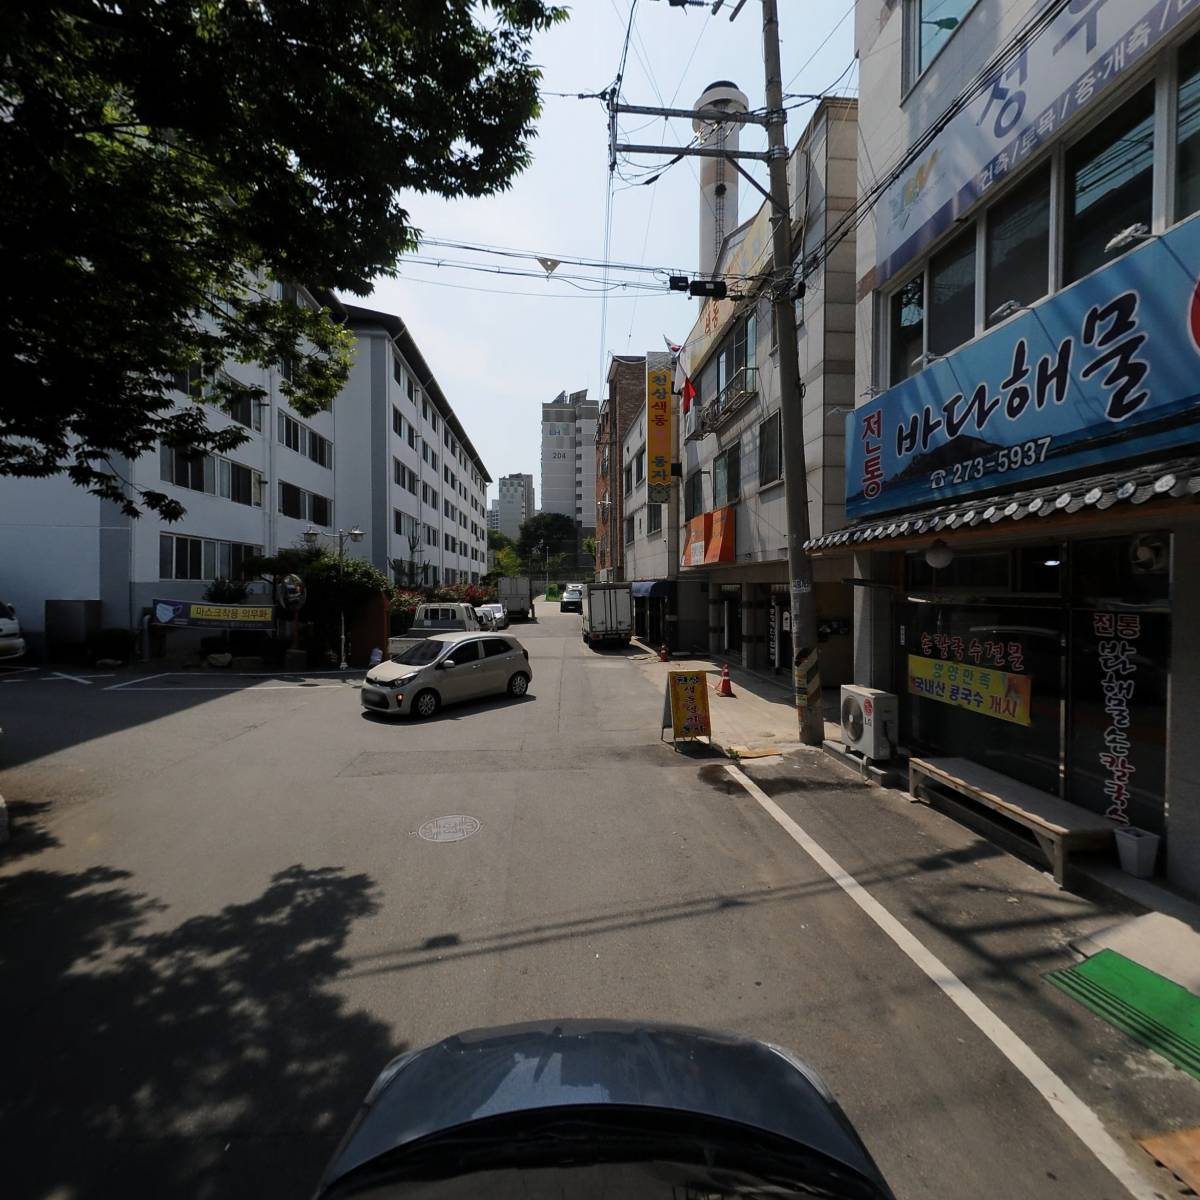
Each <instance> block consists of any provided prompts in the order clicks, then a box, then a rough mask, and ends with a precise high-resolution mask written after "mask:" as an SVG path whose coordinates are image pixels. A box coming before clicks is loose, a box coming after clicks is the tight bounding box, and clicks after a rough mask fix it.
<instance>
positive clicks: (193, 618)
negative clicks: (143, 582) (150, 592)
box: [150, 600, 275, 632]
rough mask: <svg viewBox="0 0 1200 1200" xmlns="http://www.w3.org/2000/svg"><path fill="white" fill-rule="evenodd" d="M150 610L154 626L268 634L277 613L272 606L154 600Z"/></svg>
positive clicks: (273, 625)
mask: <svg viewBox="0 0 1200 1200" xmlns="http://www.w3.org/2000/svg"><path fill="white" fill-rule="evenodd" d="M150 611H151V617H152V620H153V622H154V624H155V625H169V626H171V627H172V628H174V629H187V628H202V629H265V630H267V631H268V632H269V631H270V630H273V629H274V628H275V610H274V609H273V608H272V607H271V606H270V605H269V604H268V605H256V604H205V603H197V602H195V601H192V600H154V601H153V602H152V604H151V610H150Z"/></svg>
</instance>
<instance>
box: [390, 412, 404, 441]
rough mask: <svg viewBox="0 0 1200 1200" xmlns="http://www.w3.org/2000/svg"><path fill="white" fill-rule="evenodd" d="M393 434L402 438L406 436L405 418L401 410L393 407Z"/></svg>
mask: <svg viewBox="0 0 1200 1200" xmlns="http://www.w3.org/2000/svg"><path fill="white" fill-rule="evenodd" d="M392 432H393V433H394V434H395V435H396V436H397V437H400V438H402V437H403V436H404V418H403V417H402V416H401V415H400V410H399V409H398V408H397V407H396V406H395V405H394V404H393V405H392Z"/></svg>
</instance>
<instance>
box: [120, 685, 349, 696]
mask: <svg viewBox="0 0 1200 1200" xmlns="http://www.w3.org/2000/svg"><path fill="white" fill-rule="evenodd" d="M341 687H342V685H341V684H340V683H259V684H255V685H254V686H253V687H227V686H226V687H223V686H221V685H220V684H218V685H216V686H214V687H147V688H137V689H136V694H137V695H139V696H140V695H141V694H142V693H143V692H281V691H286V690H288V689H289V688H293V689H294V688H303V689H304V690H305V691H306V692H318V691H321V690H323V689H329V688H337V689H338V690H341ZM105 691H111V689H110V688H106V689H105Z"/></svg>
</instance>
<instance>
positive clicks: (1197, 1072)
mask: <svg viewBox="0 0 1200 1200" xmlns="http://www.w3.org/2000/svg"><path fill="white" fill-rule="evenodd" d="M1046 978H1047V979H1048V980H1049V981H1050V982H1051V983H1052V984H1054V986H1055V987H1057V988H1061V989H1062V990H1063V991H1064V992H1066V993H1067V995H1068V996H1074V998H1075V999H1076V1000H1078V1001H1079V1003H1080V1004H1082V1005H1084V1006H1085V1007H1087V1008H1090V1009H1091V1010H1092V1012H1094V1013H1095V1014H1096V1015H1097V1016H1099V1017H1103V1018H1104V1020H1106V1021H1107V1022H1108V1023H1109V1024H1110V1025H1115V1026H1116V1027H1117V1028H1118V1029H1120V1030H1122V1031H1123V1032H1125V1033H1127V1034H1129V1036H1130V1037H1132V1038H1135V1039H1136V1040H1137V1041H1139V1042H1141V1043H1142V1045H1144V1046H1149V1047H1150V1049H1151V1050H1154V1051H1157V1052H1158V1053H1159V1054H1161V1055H1162V1056H1163V1058H1165V1059H1166V1060H1167V1061H1168V1062H1172V1063H1174V1064H1175V1065H1176V1066H1177V1067H1179V1068H1180V1069H1181V1070H1184V1071H1187V1072H1188V1074H1189V1075H1193V1076H1195V1077H1196V1078H1197V1079H1200V996H1196V995H1194V994H1193V993H1192V992H1189V991H1188V990H1187V988H1182V987H1180V986H1179V984H1177V983H1172V982H1171V980H1169V979H1164V978H1163V977H1162V976H1161V975H1157V974H1155V972H1153V971H1148V970H1147V969H1146V968H1145V967H1143V966H1140V965H1139V964H1138V963H1135V962H1134V961H1133V960H1132V959H1128V958H1126V957H1125V956H1124V955H1123V954H1118V953H1117V952H1116V951H1115V950H1101V951H1100V953H1099V954H1094V955H1092V957H1091V958H1089V959H1085V960H1084V961H1083V962H1081V963H1077V964H1076V965H1075V966H1073V967H1067V968H1066V970H1063V971H1051V972H1050V973H1049V974H1047V975H1046Z"/></svg>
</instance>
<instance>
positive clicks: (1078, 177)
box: [1063, 87, 1154, 284]
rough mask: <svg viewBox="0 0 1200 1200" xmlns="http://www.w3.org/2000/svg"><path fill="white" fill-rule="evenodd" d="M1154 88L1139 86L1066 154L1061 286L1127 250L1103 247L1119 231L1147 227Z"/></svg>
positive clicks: (1148, 225)
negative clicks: (1136, 92) (1140, 225)
mask: <svg viewBox="0 0 1200 1200" xmlns="http://www.w3.org/2000/svg"><path fill="white" fill-rule="evenodd" d="M1153 164H1154V89H1153V87H1146V88H1143V89H1142V90H1141V91H1140V92H1139V93H1138V94H1137V95H1136V96H1134V97H1133V98H1132V99H1130V100H1128V101H1126V102H1125V104H1123V105H1122V106H1121V107H1120V108H1119V109H1117V111H1116V112H1114V113H1113V114H1112V115H1111V116H1109V117H1107V118H1106V119H1105V120H1103V121H1101V122H1100V124H1099V125H1097V126H1096V128H1095V129H1093V130H1092V131H1091V133H1089V134H1087V135H1086V136H1085V137H1084V138H1083V139H1082V140H1081V141H1079V142H1078V143H1076V145H1074V146H1072V147H1071V149H1070V150H1068V151H1067V163H1066V165H1067V171H1066V174H1067V178H1066V212H1067V220H1066V223H1065V228H1064V231H1063V232H1064V240H1065V254H1064V260H1063V283H1064V284H1068V283H1073V282H1074V281H1075V280H1076V279H1080V278H1082V276H1084V275H1086V274H1088V272H1089V271H1094V270H1095V269H1096V268H1097V267H1100V266H1103V265H1104V263H1105V262H1106V261H1107V260H1108V259H1109V258H1111V257H1112V256H1113V255H1114V254H1119V253H1122V252H1123V251H1124V250H1125V249H1127V247H1121V248H1119V249H1116V250H1113V251H1111V252H1110V251H1108V250H1106V249H1105V247H1106V246H1107V245H1108V243H1109V242H1110V241H1111V240H1112V238H1114V237H1115V236H1116V235H1117V234H1118V233H1120V232H1121V231H1122V230H1125V229H1128V228H1129V227H1130V226H1132V225H1138V224H1142V225H1145V226H1146V228H1147V229H1149V228H1150V220H1151V216H1152V213H1151V202H1152V190H1153V189H1152V187H1151V171H1152V168H1153Z"/></svg>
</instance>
